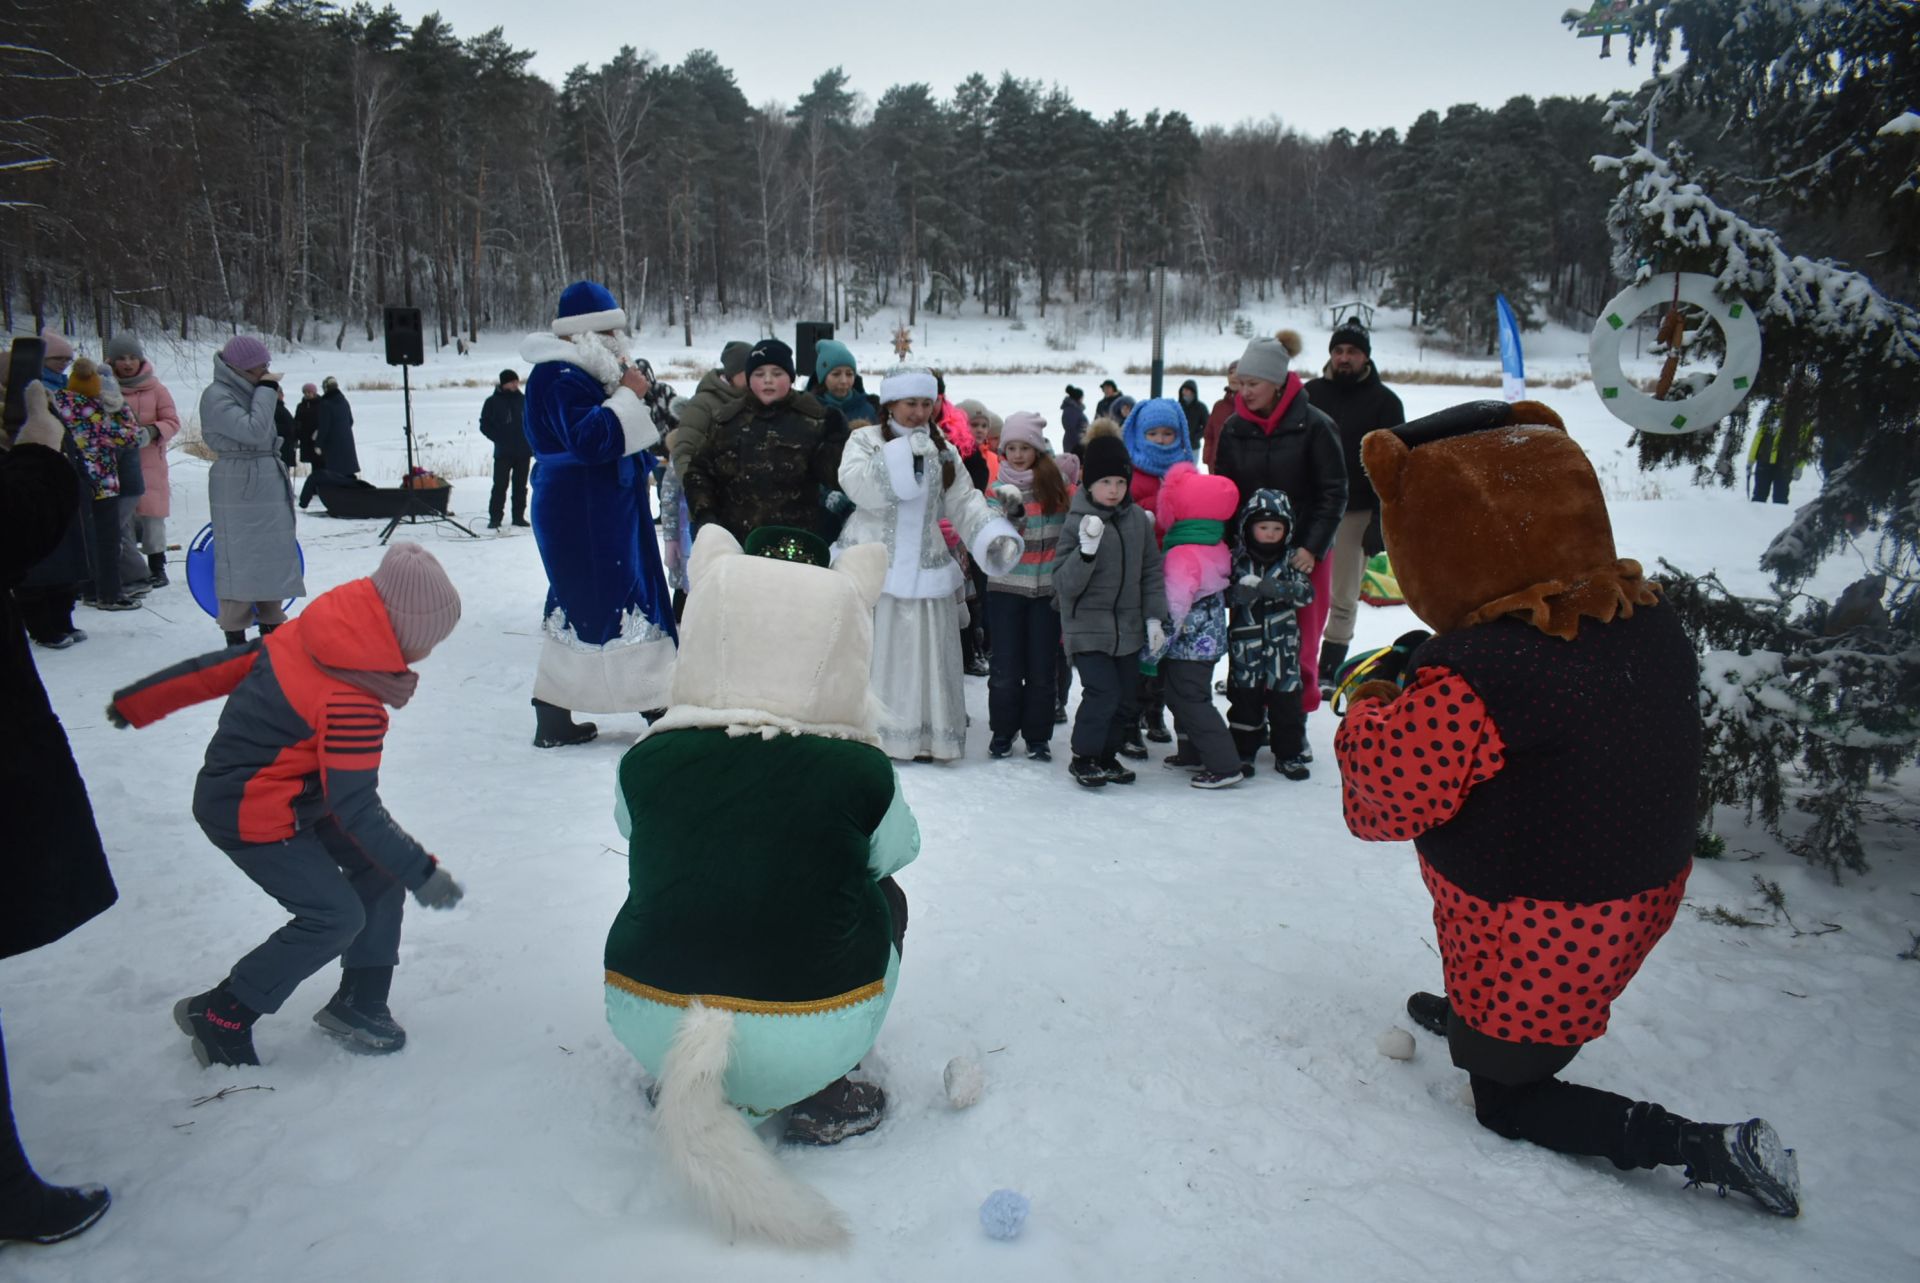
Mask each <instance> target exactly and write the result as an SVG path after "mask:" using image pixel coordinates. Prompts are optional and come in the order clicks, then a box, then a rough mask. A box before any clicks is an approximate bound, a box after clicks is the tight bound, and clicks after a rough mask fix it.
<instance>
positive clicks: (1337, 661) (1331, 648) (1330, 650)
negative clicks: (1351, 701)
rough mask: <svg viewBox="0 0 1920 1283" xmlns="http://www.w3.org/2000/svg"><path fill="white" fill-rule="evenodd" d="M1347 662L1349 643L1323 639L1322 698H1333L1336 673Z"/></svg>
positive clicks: (1321, 647)
mask: <svg viewBox="0 0 1920 1283" xmlns="http://www.w3.org/2000/svg"><path fill="white" fill-rule="evenodd" d="M1346 662H1347V643H1346V642H1331V641H1323V642H1321V643H1320V698H1321V699H1332V698H1333V688H1334V685H1335V680H1334V675H1335V674H1336V673H1338V672H1339V671H1340V665H1342V664H1344V663H1346Z"/></svg>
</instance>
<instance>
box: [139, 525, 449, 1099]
mask: <svg viewBox="0 0 1920 1283" xmlns="http://www.w3.org/2000/svg"><path fill="white" fill-rule="evenodd" d="M459 618H460V594H459V593H458V592H456V591H455V590H454V586H453V584H452V582H451V581H450V580H448V578H447V573H446V571H445V570H443V569H441V566H440V563H439V562H438V561H436V560H435V559H434V557H433V554H432V553H429V552H428V551H427V550H426V549H425V548H422V547H421V546H420V545H419V544H412V543H396V544H394V545H393V546H392V547H390V548H388V549H387V555H386V557H385V558H384V559H383V560H382V561H381V562H380V567H379V569H377V570H375V571H374V572H373V575H372V577H371V578H367V579H355V580H352V581H350V582H348V583H345V584H342V585H341V586H340V587H338V588H335V589H333V590H331V591H329V592H326V593H324V594H322V595H321V596H319V597H317V598H315V599H314V601H313V604H312V605H310V606H308V607H307V608H306V610H305V611H303V612H302V613H301V614H300V616H299V617H298V618H296V619H294V620H291V621H290V622H288V623H287V624H285V625H282V626H281V627H280V628H278V629H276V630H275V631H274V633H273V635H272V636H270V637H265V638H262V639H261V640H259V641H257V642H254V643H253V644H251V645H247V646H235V647H231V648H229V649H227V650H224V651H219V652H216V653H214V654H210V655H202V656H200V657H199V658H197V659H190V660H188V661H187V662H186V663H184V664H178V665H175V666H174V667H172V668H169V669H165V670H163V671H161V672H158V673H155V674H154V675H153V676H151V677H148V678H146V679H144V680H142V681H139V682H136V683H134V684H133V685H132V686H129V687H127V688H126V689H125V690H121V691H117V692H115V694H114V697H113V702H112V703H111V704H110V705H108V708H107V716H108V718H109V719H110V720H112V721H113V723H114V724H115V725H117V726H121V727H125V726H147V725H150V724H152V723H154V722H156V721H159V720H160V719H161V718H162V717H165V716H166V715H167V714H168V713H171V712H174V711H175V710H176V709H181V708H185V707H187V706H188V705H191V704H198V703H200V702H202V701H204V700H209V699H215V698H218V697H220V696H223V695H224V696H227V703H226V707H225V708H224V709H223V710H221V713H220V725H219V729H217V730H216V731H215V732H214V736H213V740H212V742H211V743H210V744H208V745H207V760H206V765H205V766H203V767H202V768H201V770H200V777H199V780H198V781H197V783H196V784H195V786H194V793H193V814H194V818H195V819H197V820H199V821H200V827H201V828H202V829H203V830H204V831H205V832H206V834H207V836H208V838H210V839H211V840H212V841H213V843H214V845H215V846H218V847H219V848H220V849H221V850H223V851H225V852H226V853H227V858H228V859H230V860H232V861H233V862H234V864H236V865H237V866H239V869H240V871H241V872H242V873H244V874H246V875H247V876H248V877H250V878H252V879H253V880H254V881H255V882H256V883H258V884H259V886H260V889H261V890H263V891H265V892H266V893H267V894H268V895H270V896H272V897H273V898H274V899H276V900H278V901H279V902H280V903H281V905H282V906H283V907H284V908H286V909H287V911H288V912H290V913H292V914H293V915H294V917H293V920H292V921H291V922H289V923H287V925H286V926H284V927H282V928H280V930H278V931H276V932H274V934H273V935H272V936H270V937H268V939H267V940H265V941H264V942H262V943H261V944H260V945H259V947H257V948H256V949H254V950H253V952H251V953H249V954H247V956H246V957H244V958H242V959H240V961H239V962H237V963H235V964H234V965H233V969H232V970H231V971H230V972H228V974H227V978H226V979H224V980H222V981H221V982H220V983H219V984H217V985H215V986H214V987H213V988H212V989H211V990H209V991H207V992H206V993H201V994H196V995H194V996H193V997H191V998H182V999H181V1000H180V1001H179V1002H178V1003H177V1004H176V1005H175V1006H174V1009H173V1017H174V1021H175V1023H177V1024H178V1025H179V1026H180V1030H181V1032H182V1033H184V1034H186V1035H187V1036H188V1037H189V1038H191V1039H193V1052H194V1056H195V1058H196V1059H198V1060H199V1061H200V1063H201V1064H202V1065H216V1064H218V1065H257V1064H259V1063H260V1059H259V1057H258V1056H257V1055H256V1054H255V1053H254V1049H253V1032H252V1030H253V1023H254V1021H256V1020H258V1019H259V1018H260V1017H261V1016H262V1015H266V1014H268V1013H270V1012H274V1011H278V1010H279V1009H280V1005H281V1004H282V1003H284V1002H285V1001H286V1000H287V999H288V998H289V997H290V996H292V994H293V991H294V989H295V988H297V987H298V986H299V984H300V982H301V981H303V980H305V979H306V978H307V977H308V976H310V975H312V974H313V973H314V972H316V971H318V970H320V968H322V967H324V966H325V965H326V964H327V963H329V962H331V961H333V959H335V958H340V959H341V961H342V965H343V968H344V969H343V971H342V973H341V978H340V988H339V991H338V992H337V993H335V994H334V995H333V998H332V999H331V1000H330V1001H329V1002H328V1003H327V1005H326V1006H325V1007H322V1008H321V1009H320V1010H319V1011H318V1012H316V1013H315V1014H314V1017H313V1019H314V1022H315V1023H316V1024H318V1025H319V1026H320V1027H321V1028H322V1029H324V1030H326V1031H327V1032H328V1033H330V1034H333V1035H334V1036H336V1037H338V1038H340V1039H342V1040H343V1041H345V1042H346V1043H347V1044H348V1045H349V1046H350V1047H351V1048H352V1049H353V1050H356V1051H366V1052H390V1051H398V1050H399V1049H400V1048H401V1046H402V1045H403V1044H404V1043H405V1042H406V1037H407V1035H406V1031H405V1030H404V1029H402V1028H401V1027H400V1026H399V1025H398V1024H397V1023H396V1022H395V1021H394V1019H393V1015H392V1013H391V1012H390V1011H389V1010H388V1009H387V992H388V988H389V986H390V985H391V984H392V981H393V969H394V966H395V965H396V964H397V963H398V962H399V960H400V917H401V912H402V910H403V908H404V907H405V899H406V896H405V892H406V891H407V890H411V891H412V892H413V896H414V898H415V899H416V900H418V901H419V902H420V903H421V904H422V905H424V906H426V907H427V908H430V909H446V908H451V907H452V906H453V905H454V904H456V903H458V901H459V899H460V897H461V894H462V892H461V889H460V886H459V884H458V883H456V882H455V881H454V880H453V878H452V877H451V876H450V875H449V874H448V873H447V871H446V870H445V869H444V868H442V867H440V864H439V862H438V861H437V860H435V859H434V857H433V856H431V855H429V854H427V852H426V850H425V849H424V848H423V847H422V846H421V845H420V844H419V843H418V842H416V841H414V839H413V838H412V837H410V836H409V835H408V834H407V833H406V831H405V830H403V829H402V828H401V827H400V826H399V825H398V824H396V823H394V821H393V817H392V816H390V815H388V814H387V809H386V807H385V806H383V805H381V802H380V794H379V771H380V751H381V746H382V745H383V744H384V742H385V740H386V733H387V708H388V707H393V708H400V707H403V706H404V705H405V704H406V703H407V701H408V700H409V699H411V698H412V696H413V692H414V687H415V685H416V684H417V683H418V681H419V674H417V673H415V672H414V671H413V669H412V668H411V667H410V665H412V664H414V663H417V662H419V661H420V660H422V659H425V658H426V657H427V655H428V653H429V652H431V651H432V650H433V648H434V647H435V646H437V645H439V644H440V643H441V642H442V641H444V640H445V639H446V637H447V634H449V633H451V632H452V631H453V626H454V624H455V622H457V621H458V620H459Z"/></svg>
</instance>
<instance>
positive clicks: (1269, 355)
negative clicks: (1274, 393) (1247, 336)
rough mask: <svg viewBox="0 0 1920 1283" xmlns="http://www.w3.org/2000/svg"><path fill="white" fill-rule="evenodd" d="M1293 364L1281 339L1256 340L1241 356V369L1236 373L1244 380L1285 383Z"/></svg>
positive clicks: (1248, 345)
mask: <svg viewBox="0 0 1920 1283" xmlns="http://www.w3.org/2000/svg"><path fill="white" fill-rule="evenodd" d="M1292 364H1293V358H1292V357H1290V356H1288V355H1287V349H1286V346H1285V345H1284V344H1282V343H1281V342H1280V340H1279V339H1255V340H1254V341H1253V342H1251V343H1249V344H1247V350H1246V351H1245V352H1242V353H1241V354H1240V368H1239V369H1238V370H1236V371H1235V373H1236V374H1238V375H1239V376H1240V377H1241V378H1243V379H1260V380H1263V381H1265V382H1267V383H1285V382H1286V381H1287V371H1288V370H1289V369H1290V368H1291V367H1292Z"/></svg>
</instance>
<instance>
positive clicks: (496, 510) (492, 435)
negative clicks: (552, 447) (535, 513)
mask: <svg viewBox="0 0 1920 1283" xmlns="http://www.w3.org/2000/svg"><path fill="white" fill-rule="evenodd" d="M526 423H527V394H526V393H524V392H522V391H521V390H520V376H519V374H517V373H516V372H514V371H512V370H502V371H500V386H499V387H498V388H496V389H494V393H493V395H492V396H490V397H488V398H487V403H486V404H485V405H483V406H481V407H480V435H482V436H484V437H485V438H486V439H487V440H489V441H491V442H493V495H492V497H491V498H489V499H488V500H487V529H489V530H498V529H499V528H500V518H501V517H502V516H504V515H505V514H506V506H507V482H508V481H512V482H513V524H514V525H516V526H524V525H526V524H527V469H528V468H530V467H531V466H532V464H533V447H532V446H531V445H529V444H528V443H527V428H526Z"/></svg>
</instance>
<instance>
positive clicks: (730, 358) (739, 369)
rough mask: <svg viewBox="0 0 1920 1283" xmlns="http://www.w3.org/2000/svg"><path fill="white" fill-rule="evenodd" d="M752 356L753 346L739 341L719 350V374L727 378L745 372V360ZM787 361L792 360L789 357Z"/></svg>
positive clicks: (736, 340)
mask: <svg viewBox="0 0 1920 1283" xmlns="http://www.w3.org/2000/svg"><path fill="white" fill-rule="evenodd" d="M752 354H753V344H751V343H743V342H741V341H740V340H739V339H735V340H734V341H733V342H731V343H729V344H727V345H726V346H725V347H723V348H721V349H720V372H721V373H722V374H724V375H726V376H727V377H728V378H732V377H734V376H735V375H736V374H745V373H746V372H747V358H748V357H749V356H751V355H752ZM788 359H789V360H791V359H792V358H791V357H789V358H788Z"/></svg>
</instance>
